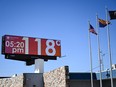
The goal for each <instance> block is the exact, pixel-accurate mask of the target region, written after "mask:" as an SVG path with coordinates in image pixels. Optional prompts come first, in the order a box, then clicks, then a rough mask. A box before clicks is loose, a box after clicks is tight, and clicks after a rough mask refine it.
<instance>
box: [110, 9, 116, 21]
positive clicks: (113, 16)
mask: <svg viewBox="0 0 116 87" xmlns="http://www.w3.org/2000/svg"><path fill="white" fill-rule="evenodd" d="M109 15H110V20H112V19H116V11H109Z"/></svg>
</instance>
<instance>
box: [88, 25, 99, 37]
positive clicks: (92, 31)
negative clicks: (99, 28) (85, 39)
mask: <svg viewBox="0 0 116 87" xmlns="http://www.w3.org/2000/svg"><path fill="white" fill-rule="evenodd" d="M89 32H91V33H93V34H95V35H97V33H96V31H95V29H94V28H93V26H92V25H91V24H90V27H89Z"/></svg>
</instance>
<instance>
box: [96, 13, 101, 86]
mask: <svg viewBox="0 0 116 87" xmlns="http://www.w3.org/2000/svg"><path fill="white" fill-rule="evenodd" d="M96 28H97V33H98V35H97V42H98V59H99V66H100V87H102V73H101V56H100V41H99V29H98V15H97V14H96Z"/></svg>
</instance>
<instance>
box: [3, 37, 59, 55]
mask: <svg viewBox="0 0 116 87" xmlns="http://www.w3.org/2000/svg"><path fill="white" fill-rule="evenodd" d="M4 38H5V43H4V46H5V52H4V53H5V54H27V55H43V56H61V41H60V40H51V39H43V38H42V39H41V38H32V37H23V36H13V35H5V36H4Z"/></svg>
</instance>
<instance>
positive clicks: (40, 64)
mask: <svg viewBox="0 0 116 87" xmlns="http://www.w3.org/2000/svg"><path fill="white" fill-rule="evenodd" d="M35 73H44V59H35Z"/></svg>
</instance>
